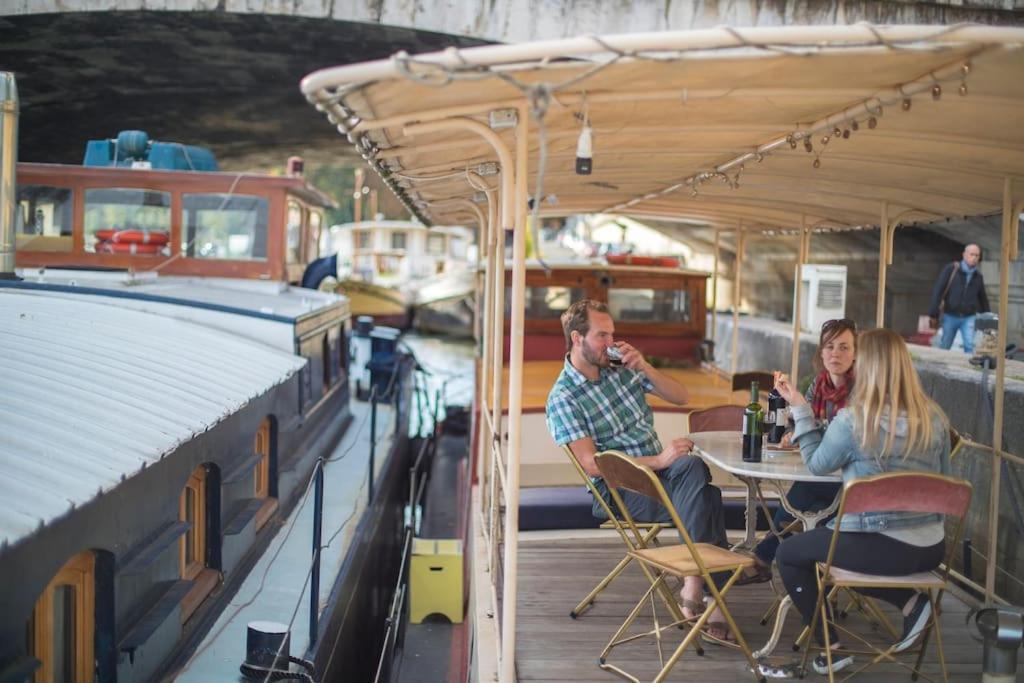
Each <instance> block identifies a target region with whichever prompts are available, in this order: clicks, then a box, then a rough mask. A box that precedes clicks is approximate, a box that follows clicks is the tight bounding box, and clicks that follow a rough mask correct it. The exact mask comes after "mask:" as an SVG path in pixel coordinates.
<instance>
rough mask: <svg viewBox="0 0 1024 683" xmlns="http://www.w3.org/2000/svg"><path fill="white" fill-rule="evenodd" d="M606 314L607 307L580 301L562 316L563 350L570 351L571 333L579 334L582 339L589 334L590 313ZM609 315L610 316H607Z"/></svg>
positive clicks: (601, 303) (598, 302)
mask: <svg viewBox="0 0 1024 683" xmlns="http://www.w3.org/2000/svg"><path fill="white" fill-rule="evenodd" d="M591 311H596V312H598V313H608V305H607V304H605V303H604V302H602V301H594V300H593V299H580V300H579V301H577V302H576V303H574V304H573V305H572V306H570V307H569V308H567V309H565V313H563V314H562V332H564V333H565V350H566V351H569V350H570V349H572V333H573V332H579V333H580V334H582V335H583V336H584V337H586V336H587V332H590V312H591ZM609 315H610V314H609Z"/></svg>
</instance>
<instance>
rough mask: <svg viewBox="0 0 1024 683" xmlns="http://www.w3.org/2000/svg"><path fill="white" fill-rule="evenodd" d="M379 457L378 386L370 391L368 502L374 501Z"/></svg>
mask: <svg viewBox="0 0 1024 683" xmlns="http://www.w3.org/2000/svg"><path fill="white" fill-rule="evenodd" d="M376 456H377V385H374V386H373V389H371V390H370V468H369V469H370V472H369V475H368V476H369V477H370V481H369V482H368V484H367V494H366V498H367V500H371V501H372V500H373V470H374V467H375V465H374V460H375V459H376Z"/></svg>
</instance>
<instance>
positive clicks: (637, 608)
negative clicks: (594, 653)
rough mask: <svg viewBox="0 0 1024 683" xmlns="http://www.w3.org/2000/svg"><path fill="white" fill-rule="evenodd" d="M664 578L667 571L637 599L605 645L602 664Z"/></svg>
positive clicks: (601, 657) (661, 573)
mask: <svg viewBox="0 0 1024 683" xmlns="http://www.w3.org/2000/svg"><path fill="white" fill-rule="evenodd" d="M664 580H665V572H660V573H659V574H658V578H657V579H656V580H654V581H653V582H651V587H650V588H648V589H647V591H646V592H645V593H644V594H643V596H641V598H640V599H639V600H638V601H637V603H636V605H635V606H634V607H633V609H632V610H630V612H629V614H628V615H627V616H626V620H625V621H623V622H622V625H621V626H619V629H618V630H617V631H616V632H615V635H613V636H612V637H611V640H609V641H608V644H607V645H605V646H604V650H602V651H601V656H600V658H599V661H600V663H601V664H602V665H604V663H605V659H606V658H607V657H608V653H609V652H611V651H612V648H614V647H615V646H616V645H617V644H618V641H619V638H620V637H621V636H622V634H623V633H625V632H626V631H628V630H629V627H630V626H632V625H633V622H634V621H636V618H637V615H639V614H640V610H641V609H643V606H644V603H645V602H646V601H647V599H648V598H650V597H651V595H653V594H654V591H655V590H657V588H658V585H659V584H661V583H663V582H664Z"/></svg>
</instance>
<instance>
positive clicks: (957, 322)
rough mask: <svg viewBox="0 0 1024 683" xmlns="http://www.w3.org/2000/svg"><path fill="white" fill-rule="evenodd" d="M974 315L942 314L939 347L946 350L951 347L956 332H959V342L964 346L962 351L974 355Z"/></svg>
mask: <svg viewBox="0 0 1024 683" xmlns="http://www.w3.org/2000/svg"><path fill="white" fill-rule="evenodd" d="M976 317H977V316H975V315H963V316H961V315H952V314H951V313H943V314H942V339H941V340H940V341H939V346H940V347H942V348H944V349H948V348H949V347H951V346H952V345H953V339H955V338H956V332H957V330H960V341H962V342H963V344H964V351H965V352H967V353H974V319H975V318H976Z"/></svg>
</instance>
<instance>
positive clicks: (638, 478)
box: [595, 451, 764, 681]
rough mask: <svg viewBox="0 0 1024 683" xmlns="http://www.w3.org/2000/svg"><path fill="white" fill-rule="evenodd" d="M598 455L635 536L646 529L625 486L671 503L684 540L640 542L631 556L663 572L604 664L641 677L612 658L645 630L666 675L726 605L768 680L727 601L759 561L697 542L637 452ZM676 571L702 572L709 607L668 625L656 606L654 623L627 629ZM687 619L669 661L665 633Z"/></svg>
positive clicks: (740, 642)
mask: <svg viewBox="0 0 1024 683" xmlns="http://www.w3.org/2000/svg"><path fill="white" fill-rule="evenodd" d="M595 458H596V461H597V467H598V469H599V470H600V471H601V476H603V477H604V480H605V483H606V484H607V485H608V490H609V491H610V492H611V496H612V500H614V501H615V505H616V506H617V507H618V508H619V510H620V511H621V514H622V519H623V522H624V524H623V526H624V527H625V528H627V529H629V531H630V532H631V533H632V534H633V536H634V538H636V539H637V540H638V541H639V540H640V539H641V538H642V532H641V530H640V527H639V525H638V524H637V523H636V522H635V521H634V520H633V517H632V515H630V513H629V509H628V508H627V507H626V505H625V503H624V502H623V500H622V496H621V494H620V493H619V490H620V489H621V490H626V491H632V492H633V493H636V494H639V495H642V496H646V497H648V498H650V499H652V500H654V501H656V502H658V503H660V504H661V505H662V506H664V507H665V509H666V510H668V513H669V515H670V517H671V519H672V523H673V524H674V526H675V528H676V532H677V533H678V535H679V540H680V543H679V544H677V545H668V546H665V545H663V546H659V547H647V548H643V547H640V545H639V543H637V544H636V545H637V547H636V548H635V549H633V550H630V551H629V554H630V556H631V557H633V558H634V559H636V560H638V561H639V562H640V565H641V566H642V567H644V568H645V569H648V570H650V571H653V572H656V573H657V576H656V578H655V580H654V581H653V582H652V584H651V586H650V587H649V588H648V589H647V590H646V592H645V593H644V594H643V595H642V596H641V597H640V599H639V600H638V601H637V603H636V605H635V606H634V607H633V609H632V610H631V611H630V613H629V614H628V615H627V616H626V619H625V621H623V623H622V625H621V626H620V627H619V629H618V630H617V631H616V632H615V635H613V636H612V638H611V640H609V641H608V644H607V645H606V646H605V648H604V650H603V651H602V652H601V656H600V659H599V661H600V665H601V668H602V669H604V670H605V671H611V672H613V673H615V674H617V675H619V676H622V677H624V678H627V679H630V680H636V678H635V677H633V676H632V675H631V674H629V673H627V672H626V671H624V670H623V669H621V668H619V667H617V666H615V665H612V664H609V663H608V656H609V655H610V654H611V652H612V650H613V649H614V648H615V647H617V646H619V645H623V644H625V643H629V642H632V641H634V640H637V639H638V638H642V637H644V636H653V637H654V638H655V639H656V640H657V643H658V655H659V658H660V660H661V661H660V663H661V670H660V671H659V672H658V674H657V676H655V678H654V680H655V681H663V680H664V679H665V677H666V676H667V675H668V673H669V671H670V670H671V669H672V667H673V666H675V663H676V662H677V661H678V660H679V658H680V657H681V656H682V655H683V652H684V651H685V650H686V648H687V647H691V646H693V647H695V648H696V649H697V650H698V653H699V652H700V649H699V643H698V641H697V634H698V633H699V632H700V630H701V629H702V628H704V626H705V625H706V624H707V622H708V619H709V618H710V616H711V613H712V612H714V611H715V609H716V608H717V609H720V610H721V612H722V615H723V616H724V617H725V621H726V623H727V624H728V627H729V629H730V630H731V631H732V633H733V635H734V636H735V637H736V645H737V647H738V648H739V649H740V650H741V651H742V652H743V654H744V655H745V656H746V659H747V663H748V664H749V666H750V670H751V673H752V675H753V676H754V680H757V681H763V680H764V678H763V677H762V676H760V674H758V673H756V672H757V670H758V669H757V663H756V662H755V661H754V657H753V654H752V653H751V651H750V647H749V646H748V645H747V641H746V639H745V638H744V637H743V633H742V632H741V631H740V628H739V626H738V625H737V624H736V620H735V619H733V617H732V613H731V612H730V611H729V607H728V605H727V604H726V602H725V596H726V594H727V593H728V592H729V589H730V588H731V587H732V586H733V585H734V584H735V583H736V580H737V579H739V578H740V576H741V575H742V574H743V570H744V568H746V567H749V566H751V565H752V564H753V563H754V560H753V559H752V558H750V557H747V556H746V555H740V554H739V553H734V552H732V551H731V550H727V549H725V548H719V547H718V546H714V545H711V544H709V543H695V542H694V541H693V540H692V539H691V538H690V534H689V532H687V530H686V527H685V526H684V525H683V522H682V520H681V519H680V518H679V513H678V511H677V510H676V509H675V506H674V505H673V504H672V501H671V499H670V498H669V497H668V493H667V492H666V491H665V488H664V487H663V486H662V484H661V480H660V479H658V476H657V475H656V474H655V473H654V471H653V470H651V468H649V467H646V466H644V465H641V464H639V463H637V462H636V460H635V459H634V458H631V457H629V456H628V455H626V454H624V453H620V452H619V451H603V452H601V453H598V454H597V455H596V456H595ZM718 572H727V573H729V578H728V580H727V581H726V582H725V584H724V585H723V586H722V587H721V588H720V589H719V588H717V587H716V586H715V583H714V581H713V580H712V578H711V574H712V573H718ZM670 576H671V577H676V578H679V579H683V578H685V577H688V576H700V577H702V578H703V579H704V583H705V586H706V588H707V590H708V591H709V593H710V594H711V598H710V600H709V601H708V604H707V608H706V609H705V610H704V611H703V612H702V613H701V614H700V615H696V616H694V617H691V618H689V619H686V618H684V619H681V620H680V619H676V620H674V621H672V622H671V623H669V624H666V625H664V626H662V625H661V624H660V622H659V620H658V615H657V611H656V610H654V609H652V610H651V612H652V616H653V619H654V628H653V629H652V630H650V631H647V632H646V633H642V634H639V635H637V634H633V635H626V634H627V632H628V631H629V629H630V627H631V626H632V625H633V623H634V622H635V621H636V619H637V617H638V615H639V614H640V612H641V610H642V609H643V608H644V606H645V605H646V604H647V603H648V602H649V601H650V602H653V601H652V597H651V596H652V595H653V593H654V592H655V591H656V590H658V589H659V588H660V587H661V586H664V585H665V580H666V578H667V577H670ZM684 625H685V626H689V627H690V629H689V630H688V631H687V632H686V636H685V637H684V638H683V641H682V642H681V643H680V644H679V645H678V646H677V647H676V649H675V651H674V652H673V653H672V655H671V656H670V657H669V658H668V660H667V661H666V660H665V659H664V657H663V656H662V649H661V641H662V635H663V634H664V633H665V632H666V631H669V632H673V631H672V630H674V629H676V628H677V627H679V626H684Z"/></svg>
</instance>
